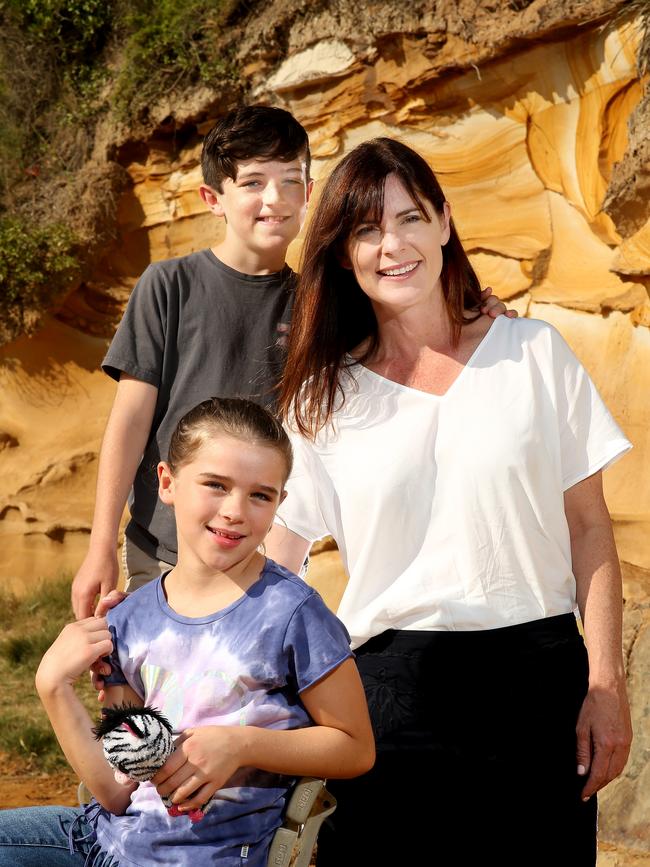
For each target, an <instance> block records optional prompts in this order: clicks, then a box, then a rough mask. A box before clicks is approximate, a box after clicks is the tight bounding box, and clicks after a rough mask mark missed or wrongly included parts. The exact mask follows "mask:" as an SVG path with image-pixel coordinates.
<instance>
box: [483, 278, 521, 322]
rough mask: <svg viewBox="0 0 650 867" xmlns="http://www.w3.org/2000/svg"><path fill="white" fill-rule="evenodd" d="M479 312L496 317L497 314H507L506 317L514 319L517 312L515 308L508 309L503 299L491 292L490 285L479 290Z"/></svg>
mask: <svg viewBox="0 0 650 867" xmlns="http://www.w3.org/2000/svg"><path fill="white" fill-rule="evenodd" d="M481 302H482V303H481V313H485V314H486V315H487V316H491V317H492V318H493V319H496V318H497V316H501V314H502V313H503V315H504V316H507V317H508V319H516V318H517V316H519V314H518V313H517V311H516V310H508V308H507V307H506V305H505V304H504V303H503V301H502V300H501V299H500V298H499V297H497V296H496V295H493V294H492V287H491V286H488V287H487V288H485V289H484V290H483V291H482V292H481Z"/></svg>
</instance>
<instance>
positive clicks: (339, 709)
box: [0, 398, 374, 867]
mask: <svg viewBox="0 0 650 867" xmlns="http://www.w3.org/2000/svg"><path fill="white" fill-rule="evenodd" d="M291 462H292V455H291V446H290V444H289V441H288V439H287V436H286V434H285V433H284V431H283V429H282V427H281V425H280V424H279V423H278V422H277V421H276V420H275V419H274V418H273V417H272V416H271V415H270V414H269V413H268V412H267V411H266V410H264V409H262V408H261V407H259V406H258V405H257V404H254V403H251V402H249V401H245V400H234V399H230V400H226V399H224V400H220V399H216V398H215V399H212V400H208V401H204V402H203V403H201V404H200V405H199V406H197V407H196V408H195V409H193V410H192V411H190V412H189V413H188V414H187V415H185V416H184V417H183V418H182V419H181V421H180V422H179V424H178V426H177V428H176V431H175V433H174V435H173V437H172V441H171V445H170V450H169V459H168V461H166V462H161V463H160V464H159V466H158V478H159V494H160V497H161V499H162V500H163V502H165V503H167V504H169V505H171V506H173V508H174V510H175V513H176V524H177V528H178V564H177V565H176V566H175V567H174V568H173V569H172V570H171V571H169V572H167V573H166V574H164V575H162V576H161V577H160V578H159V579H158V580H157V581H155V582H152V583H151V584H149V585H147V586H146V587H143V588H141V589H140V590H139V591H137V592H136V593H134V594H131V595H130V596H129V597H128V599H127V600H126V601H125V602H124V603H123V604H122V605H120V606H118V607H117V608H116V609H115V610H114V611H113V612H111V613H110V614H109V616H108V618H107V619H104V618H102V617H90V618H87V619H85V620H81V621H78V622H76V623H73V624H69V625H68V626H66V627H65V628H64V629H63V631H62V632H61V634H60V635H59V637H58V638H57V640H56V641H55V642H54V644H53V645H52V647H51V648H50V649H49V650H48V651H47V653H46V654H45V656H44V657H43V660H42V662H41V664H40V667H39V669H38V672H37V676H36V686H37V689H38V692H39V695H40V697H41V699H42V701H43V703H44V705H45V708H46V710H47V712H48V715H49V717H50V720H51V722H52V725H53V727H54V730H55V733H56V735H57V738H58V739H59V742H60V743H61V746H62V748H63V750H64V752H65V754H66V756H67V758H68V760H69V761H70V763H71V765H72V766H73V768H74V769H75V771H76V772H77V773H78V774H79V776H80V777H81V778H82V779H83V780H84V781H85V782H86V783H87V785H88V786H89V788H90V789H91V791H92V792H93V793H94V796H95V798H96V800H95V801H93V803H92V804H91V805H90V807H89V808H87V809H86V810H85V811H84V812H82V811H81V810H73V809H67V808H30V809H26V810H18V811H8V812H5V813H2V814H0V865H11V867H19V865H27V864H30V865H31V864H34V863H35V858H36V857H38V862H39V864H40V865H42V867H49V865H59V864H61V865H63V864H74V863H79V864H84V863H91V861H92V863H96V864H106V865H109V864H110V865H115V864H120V865H141V867H142V865H147V867H148V865H153V864H166V865H175V867H182V865H190V864H191V865H192V867H195V865H202V864H219V865H220V867H242V865H246V867H258V865H259V867H262V865H266V858H267V853H268V848H269V845H270V841H271V838H272V837H273V834H274V831H275V829H276V828H277V827H278V825H279V824H280V821H281V815H282V810H283V805H284V798H285V795H286V792H287V789H288V787H289V785H290V783H291V782H292V781H291V779H290V777H292V776H299V775H314V776H328V777H329V776H333V777H336V776H353V775H355V774H359V773H362V772H363V771H365V770H367V769H368V768H369V767H370V766H371V765H372V762H373V760H374V747H373V739H372V733H371V728H370V723H369V719H368V715H367V709H366V704H365V699H364V695H363V690H362V687H361V685H360V681H359V677H358V674H357V671H356V667H355V664H354V662H353V660H352V658H351V652H350V648H349V636H348V635H347V633H346V632H345V629H344V627H343V626H342V625H341V623H340V622H339V621H338V620H337V619H336V618H335V617H334V615H332V614H331V613H330V612H329V611H328V610H327V608H326V607H325V605H324V603H323V602H322V600H321V598H320V597H319V596H318V594H317V593H315V592H314V591H313V590H311V589H310V588H309V587H307V585H305V584H304V583H303V582H302V581H301V580H300V579H298V578H297V577H296V576H295V575H293V574H291V573H290V572H288V571H287V570H286V569H283V568H281V567H279V566H277V565H276V564H275V563H273V562H271V561H270V560H267V559H265V557H264V556H263V555H262V554H261V553H260V552H259V547H260V545H261V544H262V541H263V539H264V537H265V536H266V534H267V532H268V530H269V527H270V526H271V524H272V522H273V518H274V515H275V511H276V509H277V507H278V505H279V503H280V502H281V501H282V500H283V499H284V497H285V489H284V485H285V482H286V479H287V477H288V475H289V472H290V470H291ZM108 654H110V660H111V665H112V669H113V671H112V674H111V675H110V677H108V678H107V679H106V688H105V703H106V704H109V705H111V706H115V705H120V704H122V703H123V702H128V703H132V704H142V703H145V702H146V703H147V704H150V705H154V706H156V707H157V708H158V709H159V710H160V711H162V712H163V713H164V714H165V715H166V716H167V718H168V719H169V720H170V721H171V723H172V725H173V727H174V730H175V731H176V732H182V734H181V736H180V738H179V739H178V741H177V748H176V752H175V753H174V754H173V755H172V757H171V758H170V759H169V760H168V762H167V764H166V765H165V766H164V767H163V769H162V770H161V771H160V772H159V773H158V774H157V776H156V777H155V778H154V779H153V782H152V783H142V784H140V785H137V784H135V783H133V784H131V785H129V786H127V787H125V786H122V785H120V784H118V783H116V781H115V778H114V775H113V771H112V769H111V768H110V767H109V766H108V764H107V762H106V761H105V759H104V757H103V753H102V748H101V745H100V744H99V743H97V742H96V741H95V739H94V737H93V734H92V723H91V720H90V718H89V717H88V714H87V713H86V711H85V709H84V707H83V705H82V704H81V702H80V701H79V699H78V698H77V697H76V695H75V693H74V690H73V684H74V681H75V680H76V679H77V678H78V677H79V676H80V675H82V674H83V673H84V672H85V671H87V669H88V666H89V664H91V663H93V662H95V661H96V660H98V659H99V658H101V657H104V656H106V655H108ZM205 767H209V778H208V775H207V774H206V773H205V771H204V768H205ZM155 784H157V785H158V787H159V789H158V791H159V792H160V793H161V794H164V795H171V796H172V800H173V802H174V803H175V804H177V805H178V806H179V810H180V812H181V813H189V812H191V811H192V810H194V809H196V808H199V807H201V806H202V805H204V804H205V803H206V802H208V801H210V799H212V803H211V805H210V809H209V810H208V811H207V813H206V815H205V817H204V818H203V819H202V820H201V821H200V822H197V823H196V824H193V823H192V822H191V821H190V819H189V817H188V816H186V815H181V816H179V817H173V818H172V817H170V816H168V814H167V812H166V810H165V807H164V806H163V803H162V801H161V798H160V795H159V794H158V792H157V791H156V788H155ZM68 843H69V850H68ZM92 856H96V858H94V860H93V858H92Z"/></svg>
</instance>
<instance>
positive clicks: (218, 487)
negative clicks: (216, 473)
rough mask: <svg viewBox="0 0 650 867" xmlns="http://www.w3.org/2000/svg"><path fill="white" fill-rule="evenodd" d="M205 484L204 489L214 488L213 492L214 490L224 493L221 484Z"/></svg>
mask: <svg viewBox="0 0 650 867" xmlns="http://www.w3.org/2000/svg"><path fill="white" fill-rule="evenodd" d="M205 484H206V487H208V488H214V490H216V491H225V490H226V489H225V487H224V486H223V484H222V483H221V482H206V483H205Z"/></svg>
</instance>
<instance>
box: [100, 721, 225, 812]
mask: <svg viewBox="0 0 650 867" xmlns="http://www.w3.org/2000/svg"><path fill="white" fill-rule="evenodd" d="M93 733H94V735H95V737H96V739H97V740H101V741H103V748H104V755H105V756H106V761H107V762H108V763H109V765H110V766H111V767H112V768H115V779H116V780H117V781H118V783H122V784H124V785H126V784H127V783H130V782H131V781H132V780H135V781H136V782H145V781H146V780H150V779H151V778H152V777H153V776H154V774H155V773H156V771H158V770H159V769H160V768H162V766H163V765H164V764H165V762H166V761H167V759H168V758H169V756H170V755H171V754H172V753H173V752H174V737H173V733H172V727H171V725H170V723H169V721H168V720H167V718H166V717H165V716H164V715H163V714H162V713H160V711H159V710H156V708H154V707H149V706H144V707H137V706H135V705H130V704H124V705H121V706H120V707H114V708H106V707H105V708H103V709H102V719H101V722H100V723H99V724H98V725H97V726H96V727H95V728H94V729H93ZM162 801H163V803H164V805H165V807H167V812H168V813H169V815H170V816H188V817H189V819H190V821H192V822H198V821H200V820H201V819H202V818H203V816H204V815H205V812H206V809H207V807H208V804H204V805H203V807H201V808H200V809H197V810H191V811H189V812H187V813H180V812H179V810H178V807H177V806H176V805H175V804H172V802H171V800H170V799H169V798H166V797H164V798H163V799H162Z"/></svg>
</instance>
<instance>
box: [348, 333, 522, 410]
mask: <svg viewBox="0 0 650 867" xmlns="http://www.w3.org/2000/svg"><path fill="white" fill-rule="evenodd" d="M507 318H508V317H507V316H497V318H496V319H495V320H494V321H493V322H492V324H491V325H490V327H489V328H488V330H487V331H486V332H485V334H484V335H483V336H482V337H481V339H480V340H479V342H478V343H477V344H476V346H475V347H474V351H473V352H472V354H471V355H470V357H469V358H468V359H467V361H466V362H465V364H464V365H463V366H462V367H461V369H460V371H459V373H458V376H457V377H456V378H455V379H454V380H453V382H452V383H451V384H450V385H449V387H448V388H447V390H446V391H444V392H442V394H436V393H435V392H432V391H425V390H424V389H422V388H416V387H415V386H413V385H405V384H404V383H402V382H397V380H395V379H390V377H388V376H383V375H382V374H381V373H377V372H376V371H374V370H371V369H370V368H369V367H366V366H365V365H364V364H361V363H360V362H359V361H357V360H356V359H355V358H354V356H352V355H349V354H348V358H349V359H350V361H351V362H352V363H353V364H354V365H355V366H356V367H357V368H358V369H360V370H362V371H363V372H364V373H366V374H368V375H369V376H370V377H374V378H375V379H378V380H380V381H381V382H388V383H390V385H392V386H394V387H395V388H397V389H403V390H404V391H406V392H412V393H415V394H422V395H424V396H425V397H427V398H431V399H432V400H434V401H441V400H444V399H445V398H447V397H448V396H449V395H450V394H451V393H452V392H453V391H454V390H455V389H456V387H457V385H458V383H459V382H460V381H461V380H462V379H463V378H464V376H465V371H466V370H467V368H471V367H473V366H474V363H475V362H476V360H477V358H478V357H479V355H480V354H481V352H482V351H483V348H484V347H485V346H486V345H487V343H489V340H490V335H491V334H492V332H493V331H494V330H495V329H496V327H497V323H498V321H499V320H500V319H507Z"/></svg>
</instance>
